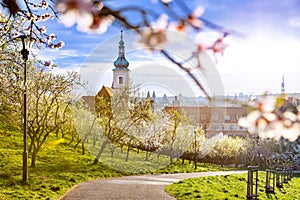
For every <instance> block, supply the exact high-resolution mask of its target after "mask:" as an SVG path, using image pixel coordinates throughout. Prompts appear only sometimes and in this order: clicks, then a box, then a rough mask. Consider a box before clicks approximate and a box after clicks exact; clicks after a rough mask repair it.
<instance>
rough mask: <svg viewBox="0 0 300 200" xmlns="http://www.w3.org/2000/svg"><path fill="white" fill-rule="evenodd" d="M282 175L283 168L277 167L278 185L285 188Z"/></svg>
mask: <svg viewBox="0 0 300 200" xmlns="http://www.w3.org/2000/svg"><path fill="white" fill-rule="evenodd" d="M282 177H283V176H282V169H281V168H276V187H279V188H283V184H282V180H283V178H282Z"/></svg>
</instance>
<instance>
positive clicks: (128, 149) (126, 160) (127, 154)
mask: <svg viewBox="0 0 300 200" xmlns="http://www.w3.org/2000/svg"><path fill="white" fill-rule="evenodd" d="M129 151H130V145H128V148H127V153H126V159H125V162H128V157H129Z"/></svg>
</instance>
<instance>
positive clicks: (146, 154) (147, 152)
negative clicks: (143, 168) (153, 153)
mask: <svg viewBox="0 0 300 200" xmlns="http://www.w3.org/2000/svg"><path fill="white" fill-rule="evenodd" d="M148 154H149V152H148V151H146V159H145V160H146V161H148V160H149V159H148Z"/></svg>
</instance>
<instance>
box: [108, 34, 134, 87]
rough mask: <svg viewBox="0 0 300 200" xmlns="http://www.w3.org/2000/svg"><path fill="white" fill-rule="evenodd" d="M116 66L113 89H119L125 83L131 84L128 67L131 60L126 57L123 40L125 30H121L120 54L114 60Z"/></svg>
mask: <svg viewBox="0 0 300 200" xmlns="http://www.w3.org/2000/svg"><path fill="white" fill-rule="evenodd" d="M114 66H115V68H114V69H113V83H112V88H113V89H119V88H122V87H124V86H125V85H129V82H130V76H129V72H130V70H129V69H128V66H129V62H128V61H127V60H126V58H125V45H124V41H123V30H121V36H120V41H119V56H118V58H117V59H116V61H115V62H114Z"/></svg>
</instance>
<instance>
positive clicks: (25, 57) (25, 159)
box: [18, 35, 29, 183]
mask: <svg viewBox="0 0 300 200" xmlns="http://www.w3.org/2000/svg"><path fill="white" fill-rule="evenodd" d="M18 38H20V39H21V40H22V50H21V54H22V58H23V61H24V92H23V94H24V99H23V100H24V102H23V109H24V110H23V111H24V113H23V142H24V149H23V179H22V180H23V183H26V182H27V180H28V151H27V84H26V81H27V65H26V63H27V60H28V55H29V50H28V49H27V48H28V47H26V43H25V39H26V36H25V35H21V36H19V37H18Z"/></svg>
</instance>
